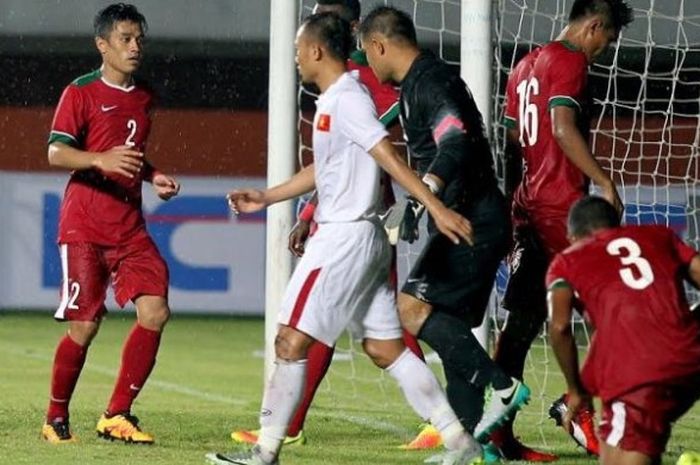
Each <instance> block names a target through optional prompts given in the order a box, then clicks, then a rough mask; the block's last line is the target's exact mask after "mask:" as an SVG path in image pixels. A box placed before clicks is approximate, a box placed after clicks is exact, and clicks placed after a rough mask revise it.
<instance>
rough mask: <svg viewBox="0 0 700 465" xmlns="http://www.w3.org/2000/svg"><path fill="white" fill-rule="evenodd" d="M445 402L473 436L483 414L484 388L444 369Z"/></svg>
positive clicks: (448, 369) (447, 368)
mask: <svg viewBox="0 0 700 465" xmlns="http://www.w3.org/2000/svg"><path fill="white" fill-rule="evenodd" d="M444 371H445V379H446V380H447V386H446V387H445V391H446V392H447V400H448V401H449V403H450V406H451V407H452V410H454V411H455V414H457V417H458V418H459V422H460V423H462V426H463V427H464V429H465V430H466V431H467V432H468V433H469V434H473V433H474V429H475V428H476V425H477V424H478V423H479V420H481V416H482V414H483V413H484V388H483V387H480V386H477V385H475V384H472V383H470V382H469V381H467V380H466V379H464V378H463V377H462V376H460V375H459V374H458V373H455V372H454V371H453V370H451V369H450V368H449V367H447V366H445V367H444Z"/></svg>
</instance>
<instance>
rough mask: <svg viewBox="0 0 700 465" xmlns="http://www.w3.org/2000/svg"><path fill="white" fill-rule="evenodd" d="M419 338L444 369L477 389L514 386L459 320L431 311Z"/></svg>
mask: <svg viewBox="0 0 700 465" xmlns="http://www.w3.org/2000/svg"><path fill="white" fill-rule="evenodd" d="M418 337H419V338H420V339H422V340H423V341H425V342H426V343H427V344H428V345H429V346H430V347H431V348H432V349H433V350H434V351H435V352H437V353H438V355H439V356H440V359H441V360H442V363H443V364H444V365H445V366H449V369H450V370H453V371H454V372H455V374H458V375H460V376H462V378H464V379H465V380H467V381H469V382H471V383H473V384H476V385H477V386H480V387H485V386H487V385H488V384H491V385H492V386H493V388H494V389H505V388H507V387H509V386H511V385H512V384H513V382H512V380H511V379H510V377H509V376H508V375H506V374H505V373H503V371H502V370H501V369H500V368H498V366H497V365H496V364H495V363H494V361H493V360H491V357H489V355H488V354H487V353H486V351H485V350H484V348H483V347H481V345H480V344H479V341H477V340H476V338H475V337H474V335H473V334H472V331H471V328H470V327H469V325H467V323H466V322H464V321H462V320H460V319H459V318H456V317H454V316H452V315H448V314H447V313H444V312H439V311H432V312H431V313H430V315H429V316H428V318H427V319H426V320H425V323H423V327H422V328H421V329H420V332H419V333H418Z"/></svg>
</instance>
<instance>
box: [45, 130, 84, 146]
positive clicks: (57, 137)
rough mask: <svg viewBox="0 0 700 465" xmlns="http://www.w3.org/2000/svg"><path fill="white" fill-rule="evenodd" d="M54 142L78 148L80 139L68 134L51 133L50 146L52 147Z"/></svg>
mask: <svg viewBox="0 0 700 465" xmlns="http://www.w3.org/2000/svg"><path fill="white" fill-rule="evenodd" d="M54 142H61V143H62V144H66V145H70V146H71V147H77V146H78V139H76V138H75V137H73V136H72V135H70V134H68V133H67V132H61V131H51V134H49V142H48V144H49V145H51V144H53V143H54Z"/></svg>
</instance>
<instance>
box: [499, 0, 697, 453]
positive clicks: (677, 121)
mask: <svg viewBox="0 0 700 465" xmlns="http://www.w3.org/2000/svg"><path fill="white" fill-rule="evenodd" d="M572 4H573V0H547V1H544V0H543V1H537V0H535V1H533V0H499V1H498V2H497V3H496V5H495V10H496V14H495V17H494V21H495V23H494V24H495V36H494V47H495V71H496V72H495V73H494V76H495V85H494V89H493V90H494V98H493V105H494V107H493V110H494V111H493V114H494V121H493V140H494V143H495V145H496V153H501V152H502V148H503V141H504V128H503V127H502V126H501V125H499V124H498V123H499V121H500V119H501V117H502V115H503V98H504V93H503V89H504V87H505V80H506V79H507V76H508V74H509V72H510V70H511V69H512V68H513V66H514V64H515V63H517V60H518V59H519V58H520V57H521V56H523V55H524V54H525V53H527V52H528V51H530V50H532V49H533V48H534V47H536V46H538V45H541V44H543V43H546V42H548V41H550V40H552V39H554V38H555V37H556V36H557V35H558V34H559V32H560V31H561V29H562V28H563V27H564V26H565V24H566V22H567V16H568V12H569V9H570V7H571V5H572ZM630 4H631V5H632V6H633V8H634V12H635V21H634V22H633V23H632V24H631V25H630V27H629V28H628V29H626V30H625V31H623V33H622V34H621V37H620V40H619V42H618V44H617V46H616V47H612V48H611V50H610V51H609V52H608V54H607V55H606V56H604V57H602V59H601V60H599V61H598V62H597V63H596V64H594V65H593V66H592V68H591V73H590V87H591V89H592V91H591V96H592V98H593V108H592V112H591V117H592V118H591V144H592V147H593V151H594V154H595V155H596V157H597V158H598V159H599V161H600V162H601V164H602V166H603V167H604V169H606V170H608V171H609V172H610V173H612V176H613V179H614V180H615V182H616V183H617V184H618V186H620V187H621V195H622V198H623V202H624V203H625V205H626V214H625V220H626V222H627V223H628V224H648V223H656V224H664V225H667V226H670V227H672V228H674V229H675V230H677V231H678V232H679V234H681V235H682V236H683V237H684V238H685V239H686V240H688V241H689V242H691V243H693V244H694V245H695V246H696V247H697V246H698V245H700V240H699V236H698V231H699V230H698V225H699V218H700V215H699V213H698V205H699V203H700V202H698V195H699V192H700V190H699V189H698V187H699V185H698V163H697V156H698V141H699V138H700V117H699V116H698V106H699V104H700V93H699V89H700V67H699V65H700V59H699V58H700V3H698V2H689V1H687V0H664V1H663V2H662V1H658V0H657V1H655V0H632V1H630ZM691 297H692V298H694V297H695V295H694V294H691ZM576 328H577V333H578V335H579V336H580V340H581V342H582V347H581V349H582V350H585V348H586V346H587V345H588V343H589V341H590V339H589V334H588V333H587V331H586V326H585V325H584V324H583V323H582V322H581V321H580V320H579V321H577V322H576ZM536 344H537V346H536V347H535V348H534V349H533V350H534V351H538V350H542V351H543V352H544V354H543V356H540V357H532V356H531V357H530V360H529V361H528V366H527V368H526V373H527V374H526V376H527V377H528V379H530V380H535V381H536V382H538V384H540V386H533V388H534V389H533V391H534V392H536V393H539V396H540V398H541V400H542V402H541V406H542V407H541V412H542V413H541V415H542V416H541V417H540V422H541V423H543V422H544V419H545V417H546V406H547V405H548V403H549V402H550V401H551V400H553V399H554V398H555V397H556V396H558V395H559V393H558V392H557V391H553V390H552V389H551V388H550V386H551V385H556V386H561V385H562V380H561V374H560V372H559V370H558V367H557V366H556V363H555V361H554V360H553V359H552V357H550V356H549V355H548V354H549V348H548V344H547V340H546V338H545V337H544V335H542V337H540V339H539V341H536ZM533 360H537V362H533ZM553 379H556V381H554V380H553ZM539 380H542V382H541V383H539ZM532 410H533V409H530V410H529V412H528V411H526V412H525V415H527V414H532V413H534V412H533V411H532ZM683 427H684V428H695V429H697V427H694V426H692V421H690V422H689V421H685V422H683V423H682V426H681V428H683ZM540 431H543V430H542V428H540ZM541 436H542V440H543V442H544V443H545V444H546V437H545V435H544V434H541Z"/></svg>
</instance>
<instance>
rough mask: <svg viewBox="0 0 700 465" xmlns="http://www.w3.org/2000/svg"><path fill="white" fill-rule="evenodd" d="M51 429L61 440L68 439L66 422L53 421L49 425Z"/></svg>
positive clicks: (68, 431)
mask: <svg viewBox="0 0 700 465" xmlns="http://www.w3.org/2000/svg"><path fill="white" fill-rule="evenodd" d="M51 427H52V428H53V430H54V431H55V432H56V436H58V437H59V438H61V439H70V438H71V435H70V427H69V426H68V422H67V421H55V422H53V423H51Z"/></svg>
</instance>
